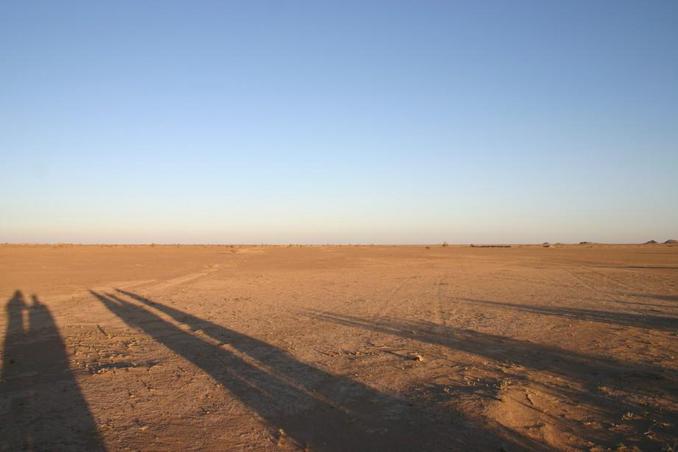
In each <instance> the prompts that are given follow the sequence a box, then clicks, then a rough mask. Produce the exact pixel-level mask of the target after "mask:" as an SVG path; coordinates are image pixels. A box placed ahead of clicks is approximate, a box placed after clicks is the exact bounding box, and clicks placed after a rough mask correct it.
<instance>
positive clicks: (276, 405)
mask: <svg viewBox="0 0 678 452" xmlns="http://www.w3.org/2000/svg"><path fill="white" fill-rule="evenodd" d="M0 294H1V295H2V297H3V302H4V309H3V310H2V314H1V316H0V329H1V332H2V344H1V346H2V349H3V355H2V380H1V382H0V429H1V434H0V447H1V448H2V450H20V449H33V450H70V449H76V450H77V449H82V450H100V449H107V450H182V451H183V450H199V449H200V450H278V449H280V450H298V449H307V450H346V451H356V450H389V451H390V450H427V451H429V450H460V451H462V450H463V451H466V450H495V451H499V450H505V451H511V450H578V449H583V450H607V449H612V450H635V449H636V448H637V449H641V450H676V447H678V246H668V245H645V246H640V245H639V246H630V245H629V246H605V245H569V246H555V247H550V248H546V247H541V246H512V247H510V248H471V247H462V246H448V247H442V246H431V247H429V248H427V247H424V246H399V247H395V246H394V247H388V246H317V247H315V246H313V247H311V246H305V247H298V246H292V247H286V246H285V247H282V246H281V247H276V246H260V247H257V246H251V247H247V246H13V245H7V246H2V247H0Z"/></svg>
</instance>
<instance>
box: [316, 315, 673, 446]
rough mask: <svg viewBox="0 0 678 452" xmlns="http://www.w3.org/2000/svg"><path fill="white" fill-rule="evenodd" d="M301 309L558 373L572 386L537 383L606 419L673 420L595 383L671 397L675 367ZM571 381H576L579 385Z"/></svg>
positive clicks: (643, 440) (644, 442) (642, 440)
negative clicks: (647, 414) (642, 416)
mask: <svg viewBox="0 0 678 452" xmlns="http://www.w3.org/2000/svg"><path fill="white" fill-rule="evenodd" d="M304 314H305V315H307V316H309V317H311V318H314V319H318V320H323V321H326V322H331V323H335V324H339V325H343V326H347V327H352V328H361V329H365V330H369V331H374V332H378V333H382V334H390V335H394V336H398V337H402V338H406V339H410V340H416V341H421V342H426V343H429V344H434V345H442V346H445V347H448V348H450V349H454V350H458V351H461V352H464V353H469V354H473V355H477V356H483V357H485V358H489V359H492V360H495V361H497V362H508V363H511V364H518V365H519V366H521V367H523V368H527V369H533V370H538V371H545V372H549V373H554V374H558V375H559V376H561V377H564V378H565V380H566V381H567V382H568V383H573V384H574V386H572V385H569V384H568V385H554V384H548V385H542V389H544V390H546V391H548V392H551V393H553V394H554V395H556V396H558V397H560V398H564V399H566V400H570V401H572V402H574V403H575V404H577V405H581V406H590V407H592V408H594V409H595V411H596V412H598V413H600V414H601V415H604V416H607V418H608V419H610V420H615V421H617V420H618V419H620V418H621V417H622V416H623V415H625V414H626V413H628V412H633V413H639V412H651V414H652V417H654V419H655V420H656V421H657V422H659V423H660V424H661V423H666V425H676V424H678V413H676V412H674V411H664V410H662V409H657V408H653V407H652V406H648V405H646V404H642V405H641V404H639V403H636V402H634V401H633V400H631V399H629V398H628V397H625V396H621V395H619V396H609V395H606V394H603V393H601V392H600V388H601V387H608V388H614V389H615V390H621V391H622V392H633V393H634V394H635V395H646V396H648V397H649V398H650V400H651V399H655V398H658V399H662V398H673V399H674V401H675V399H676V394H678V375H676V372H675V370H671V369H666V368H663V367H658V366H653V365H646V364H640V363H639V364H635V363H627V362H622V361H619V360H616V359H613V358H605V357H599V356H593V355H587V354H581V353H577V352H573V351H569V350H566V349H562V348H559V347H553V346H548V345H542V344H537V343H533V342H529V341H523V340H518V339H512V338H508V337H504V336H498V335H492V334H486V333H481V332H478V331H474V330H469V329H462V328H451V327H448V326H443V325H439V324H435V323H432V322H426V321H406V320H396V319H381V320H379V321H369V320H365V319H362V318H359V317H355V316H350V315H345V314H336V313H328V312H323V311H314V310H306V311H304ZM516 376H519V374H516ZM577 386H580V389H578V388H577ZM562 421H564V419H563V420H562ZM569 424H570V426H571V427H572V428H573V429H574V430H577V429H579V430H581V426H578V425H576V423H569ZM652 425H653V424H652V423H651V422H649V421H648V425H647V426H646V427H647V428H650V427H652ZM643 431H645V430H643ZM641 433H642V432H641ZM632 436H633V438H631V439H632V440H633V441H637V442H638V443H639V444H640V445H641V446H645V447H648V448H653V447H656V443H653V442H651V441H649V440H648V438H647V437H645V436H642V435H632ZM592 439H596V440H597V441H602V442H605V441H608V442H609V445H611V446H614V445H615V444H617V443H616V441H619V440H628V439H629V437H627V436H624V434H614V433H610V434H609V435H608V434H596V435H595V438H592ZM676 439H678V438H676Z"/></svg>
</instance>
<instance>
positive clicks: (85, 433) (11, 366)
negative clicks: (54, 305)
mask: <svg viewBox="0 0 678 452" xmlns="http://www.w3.org/2000/svg"><path fill="white" fill-rule="evenodd" d="M7 320H8V322H7V330H6V333H5V342H4V351H3V360H2V363H3V364H2V373H1V374H0V375H1V377H0V404H1V406H2V407H3V410H2V412H1V413H2V414H0V449H1V450H88V451H90V450H104V447H103V444H102V442H101V439H100V437H99V434H98V432H97V428H96V422H95V421H94V418H93V417H92V414H91V413H90V411H89V407H88V406H87V402H86V401H85V399H84V397H83V395H82V393H81V392H80V388H79V386H78V383H77V381H76V380H75V375H74V374H73V372H72V371H71V369H70V367H69V363H68V356H67V353H66V345H65V343H64V341H63V339H62V338H61V335H60V334H59V330H58V329H57V326H56V323H55V322H54V318H53V317H52V314H51V313H50V311H49V309H47V307H46V306H45V305H43V304H42V303H41V302H40V300H38V298H37V297H36V296H35V295H34V296H33V297H32V303H31V304H28V303H27V302H26V300H25V299H24V296H23V294H22V293H21V291H19V290H17V291H16V292H15V293H14V296H12V298H10V300H9V301H8V302H7Z"/></svg>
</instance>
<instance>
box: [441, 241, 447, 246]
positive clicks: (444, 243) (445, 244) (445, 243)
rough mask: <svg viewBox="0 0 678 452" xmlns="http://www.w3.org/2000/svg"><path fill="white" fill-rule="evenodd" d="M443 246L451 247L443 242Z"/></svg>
mask: <svg viewBox="0 0 678 452" xmlns="http://www.w3.org/2000/svg"><path fill="white" fill-rule="evenodd" d="M441 246H449V245H448V243H447V242H443V244H442V245H441Z"/></svg>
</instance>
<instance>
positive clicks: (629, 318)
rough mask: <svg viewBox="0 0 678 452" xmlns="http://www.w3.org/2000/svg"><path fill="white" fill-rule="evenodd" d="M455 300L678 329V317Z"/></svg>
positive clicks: (563, 315)
mask: <svg viewBox="0 0 678 452" xmlns="http://www.w3.org/2000/svg"><path fill="white" fill-rule="evenodd" d="M456 301H460V302H464V303H470V304H476V305H485V306H491V307H495V308H503V309H510V310H515V311H522V312H529V313H531V314H541V315H549V316H556V317H566V318H570V319H574V320H584V321H589V322H599V323H607V324H612V325H619V326H632V327H637V328H646V329H653V330H660V331H670V332H674V331H678V317H666V316H657V315H650V314H632V313H627V312H609V311H598V310H595V309H584V308H569V307H550V306H536V305H529V304H519V303H505V302H501V301H491V300H479V299H474V298H459V299H456Z"/></svg>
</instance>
